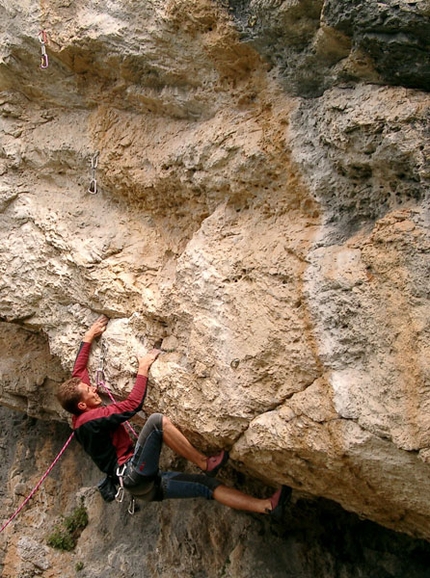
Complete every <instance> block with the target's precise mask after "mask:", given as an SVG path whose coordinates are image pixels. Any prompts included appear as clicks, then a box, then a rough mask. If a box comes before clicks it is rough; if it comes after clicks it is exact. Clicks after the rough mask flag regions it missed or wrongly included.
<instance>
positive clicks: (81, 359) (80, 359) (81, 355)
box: [72, 341, 91, 385]
mask: <svg viewBox="0 0 430 578" xmlns="http://www.w3.org/2000/svg"><path fill="white" fill-rule="evenodd" d="M90 351H91V343H87V342H85V341H82V342H81V345H80V346H79V351H78V354H77V356H76V359H75V364H74V366H73V372H72V377H79V378H80V380H81V381H83V382H84V383H86V384H87V385H91V381H90V376H89V374H88V369H87V365H88V359H89V357H90Z"/></svg>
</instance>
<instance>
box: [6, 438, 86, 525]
mask: <svg viewBox="0 0 430 578" xmlns="http://www.w3.org/2000/svg"><path fill="white" fill-rule="evenodd" d="M74 435H75V432H72V433H71V434H70V436H69V439H68V440H67V441H66V443H65V444H64V446H63V447H62V448H61V450H60V451H59V453H58V455H57V457H56V458H55V459H54V461H53V462H52V464H51V465H50V466H49V468H48V469H47V470H46V472H45V473H44V474H43V476H42V477H41V478H40V480H39V481H38V482H37V484H36V485H35V486H34V488H33V489H32V490H31V492H30V493H29V495H28V496H27V497H26V498H25V500H24V501H23V502H22V504H21V505H20V506H19V507H18V508H17V509H16V510H15V512H14V513H13V514H12V516H11V517H10V518H9V519H8V520H7V521H6V522H5V523H4V524H3V526H2V527H1V528H0V534H1V532H3V530H4V529H5V528H6V527H7V526H9V524H10V523H11V522H12V521H13V520H14V519H15V518H16V517H17V516H18V514H19V513H20V512H21V510H22V509H23V508H24V507H25V506H26V505H27V504H28V502H29V501H30V500H31V498H32V497H33V496H34V494H35V493H36V492H37V490H38V489H39V488H40V486H41V485H42V484H43V482H44V481H45V479H46V478H47V477H48V476H49V474H50V473H51V470H52V469H53V468H54V466H55V465H56V463H57V462H58V461H59V460H60V458H61V456H62V455H63V453H64V452H65V451H66V448H67V446H68V445H69V444H70V442H71V441H72V438H73V437H74Z"/></svg>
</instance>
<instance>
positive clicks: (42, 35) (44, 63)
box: [39, 30, 49, 69]
mask: <svg viewBox="0 0 430 578" xmlns="http://www.w3.org/2000/svg"><path fill="white" fill-rule="evenodd" d="M39 42H40V45H41V50H42V55H41V57H40V68H42V69H45V68H48V66H49V60H48V54H47V53H46V44H47V42H48V35H47V34H46V32H45V31H44V30H41V31H40V32H39Z"/></svg>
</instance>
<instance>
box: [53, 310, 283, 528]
mask: <svg viewBox="0 0 430 578" xmlns="http://www.w3.org/2000/svg"><path fill="white" fill-rule="evenodd" d="M108 321H109V318H108V317H106V316H104V315H103V316H101V317H99V318H98V319H97V320H96V321H95V322H94V323H93V324H92V325H91V327H90V328H89V329H88V330H87V332H86V333H85V335H84V337H83V340H82V342H81V344H80V348H79V352H78V355H77V357H76V361H75V364H74V368H73V373H72V377H71V378H70V379H68V380H67V381H65V382H64V383H63V384H62V385H61V386H60V388H59V390H58V394H57V397H58V400H59V402H60V404H61V406H62V407H63V408H64V409H65V410H66V411H68V412H70V413H71V414H73V418H72V427H73V429H74V432H75V437H76V439H77V440H78V442H79V443H80V444H81V445H82V447H83V448H84V450H85V451H86V452H87V453H88V454H89V455H90V457H91V458H92V460H93V461H94V462H95V464H96V465H97V466H98V468H99V469H100V470H101V471H102V472H104V473H105V474H107V476H108V477H110V478H111V479H113V480H115V481H116V482H118V477H117V475H118V473H119V470H121V474H120V475H122V476H123V477H122V480H123V485H124V487H125V488H126V489H127V490H128V491H129V492H130V493H131V494H132V495H133V496H136V497H138V498H139V499H142V500H145V501H161V500H163V499H169V498H194V497H202V498H206V499H209V500H211V499H215V500H216V501H217V502H220V503H221V504H224V505H226V506H229V507H230V508H234V509H237V510H244V511H247V512H255V513H261V514H270V515H271V516H273V518H275V519H279V518H280V517H281V515H282V510H283V507H284V504H285V502H286V500H287V499H288V497H289V493H290V491H291V490H290V488H287V487H282V488H280V489H279V490H277V491H276V492H275V493H274V494H273V495H272V496H271V497H270V498H267V499H259V498H254V497H252V496H249V495H247V494H244V493H243V492H240V491H239V490H236V489H235V488H231V487H228V486H226V485H224V484H223V483H221V482H220V481H219V480H217V479H216V478H215V475H216V474H217V472H218V471H219V470H220V468H221V467H222V466H223V465H224V464H225V463H226V461H227V460H228V452H226V451H221V452H220V453H219V454H217V455H214V456H211V457H206V456H205V455H204V454H202V453H200V452H199V451H198V450H197V449H196V448H195V447H194V446H192V445H191V443H190V442H189V441H188V440H187V439H186V437H185V436H184V435H183V434H182V433H181V432H180V431H179V430H178V429H177V428H176V427H175V426H174V425H173V423H172V422H171V421H170V419H169V418H168V417H166V416H165V415H162V414H160V413H154V414H152V415H151V416H150V417H149V418H148V420H147V421H146V423H145V425H144V426H143V428H142V430H141V432H140V434H139V437H138V440H137V442H136V445H135V446H133V443H132V441H131V439H130V436H129V434H128V433H127V430H126V428H125V426H124V422H126V421H128V420H129V419H130V418H132V417H133V416H134V415H135V414H136V413H137V412H138V411H140V410H141V409H142V406H143V401H144V399H145V395H146V390H147V382H148V374H149V369H150V367H151V365H152V364H153V363H154V361H155V360H156V359H157V357H158V355H159V354H160V353H161V352H160V350H158V349H153V350H151V351H150V352H149V353H147V354H146V355H143V356H142V357H141V358H140V359H139V360H138V363H139V365H138V372H137V377H136V381H135V384H134V387H133V389H132V391H131V392H130V394H129V395H128V397H127V398H126V399H125V400H124V401H118V402H114V403H112V404H110V405H107V406H105V405H103V402H102V399H101V398H100V396H99V394H98V393H97V388H96V387H93V386H92V385H91V382H90V378H89V374H88V370H87V364H88V359H89V355H90V350H91V344H92V342H93V340H94V339H95V338H96V337H99V336H100V335H102V333H103V332H104V331H105V329H106V326H107V324H108ZM163 442H164V443H165V444H166V445H167V446H168V447H169V448H171V449H172V450H173V451H174V452H176V453H177V454H179V455H180V456H181V457H183V458H186V459H187V460H189V461H190V462H192V463H193V464H195V465H196V466H197V467H198V468H200V469H201V470H202V471H203V472H204V473H203V474H187V473H180V472H165V471H160V470H159V458H160V452H161V448H162V444H163Z"/></svg>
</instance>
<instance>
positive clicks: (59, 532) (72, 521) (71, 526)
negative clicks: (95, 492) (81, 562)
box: [47, 500, 88, 570]
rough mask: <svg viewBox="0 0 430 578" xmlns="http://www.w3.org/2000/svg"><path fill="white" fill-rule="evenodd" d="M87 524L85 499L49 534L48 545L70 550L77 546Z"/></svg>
mask: <svg viewBox="0 0 430 578" xmlns="http://www.w3.org/2000/svg"><path fill="white" fill-rule="evenodd" d="M87 525H88V512H87V509H86V508H85V506H84V504H83V500H81V504H80V506H78V507H77V508H75V509H74V510H73V512H72V513H71V514H70V516H66V517H64V518H63V519H62V521H61V524H58V525H57V526H55V528H54V530H53V532H52V533H51V534H50V535H49V536H48V540H47V544H48V546H51V547H52V548H56V549H57V550H65V551H67V552H70V550H73V549H74V548H75V546H76V544H77V542H78V539H79V536H80V535H81V534H82V532H83V530H84V529H85V528H86V527H87ZM82 567H83V566H82ZM76 569H78V568H76ZM79 570H82V568H79Z"/></svg>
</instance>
